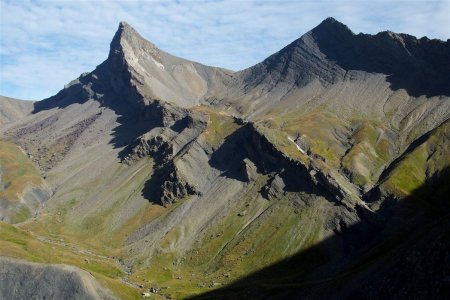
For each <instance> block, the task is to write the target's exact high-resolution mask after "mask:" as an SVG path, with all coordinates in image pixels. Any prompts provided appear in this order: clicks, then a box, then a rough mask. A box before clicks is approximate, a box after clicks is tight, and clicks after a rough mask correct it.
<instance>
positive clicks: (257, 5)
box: [0, 0, 450, 99]
mask: <svg viewBox="0 0 450 300" xmlns="http://www.w3.org/2000/svg"><path fill="white" fill-rule="evenodd" d="M449 10H450V4H449V1H448V0H434V1H428V0H412V1H402V0H401V1H385V0H382V1H362V0H353V1H349V0H342V1H331V0H329V1H320V0H316V1H311V0H308V1H300V0H299V1H292V0H291V1H282V0H281V1H275V0H274V1H244V0H242V1H238V0H236V1H133V0H128V1H86V0H79V1H75V0H72V1H39V2H36V1H7V0H0V25H1V29H0V34H1V35H0V58H1V60H0V94H3V95H8V96H11V97H18V98H34V99H42V98H44V97H48V96H51V95H53V94H55V93H56V92H57V91H58V90H59V89H61V88H62V87H63V85H64V84H66V83H67V82H69V81H71V80H72V79H74V78H76V77H77V76H78V75H79V74H80V73H82V72H84V71H90V70H92V69H93V68H94V67H95V66H96V65H98V64H100V63H101V62H102V61H103V60H104V59H106V57H107V55H108V49H109V42H110V40H111V39H112V36H113V35H114V32H115V30H116V29H117V26H118V23H119V21H121V20H125V21H127V22H128V23H130V24H131V25H132V26H133V27H135V28H136V30H137V31H138V32H140V33H141V34H142V35H143V36H144V37H145V38H147V39H149V40H150V41H152V42H153V43H155V44H156V45H157V46H158V47H160V48H161V49H163V50H165V51H167V52H170V53H172V54H174V55H178V56H181V57H184V58H188V59H192V60H196V61H199V62H201V63H204V64H209V65H214V66H220V67H225V68H230V69H235V70H236V69H242V68H245V67H248V66H250V65H252V64H255V63H257V62H259V61H261V60H262V59H264V58H265V57H267V56H268V55H270V54H272V53H273V52H276V51H278V50H279V49H280V48H282V47H283V46H285V45H287V44H288V43H290V42H292V41H293V40H295V39H296V38H298V37H300V36H301V35H302V34H303V33H305V32H307V31H308V30H310V29H312V28H313V27H315V26H316V25H318V24H319V23H320V22H321V21H322V20H323V19H324V18H326V17H328V16H333V17H335V18H336V19H338V20H339V21H341V22H343V23H345V24H347V25H348V26H349V27H350V28H351V29H352V30H353V31H354V32H356V33H359V32H367V33H376V32H378V31H382V30H388V29H389V30H392V31H395V32H406V33H410V34H413V35H416V36H419V37H421V36H424V35H427V36H429V37H431V38H440V39H447V38H449V35H450V34H449V30H450V29H449V28H450V21H449V18H450V11H449Z"/></svg>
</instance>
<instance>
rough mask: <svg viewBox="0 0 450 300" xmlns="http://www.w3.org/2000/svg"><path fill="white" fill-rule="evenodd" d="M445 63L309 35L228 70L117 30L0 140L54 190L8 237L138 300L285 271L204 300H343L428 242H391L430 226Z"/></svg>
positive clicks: (418, 46)
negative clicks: (44, 244) (78, 253)
mask: <svg viewBox="0 0 450 300" xmlns="http://www.w3.org/2000/svg"><path fill="white" fill-rule="evenodd" d="M448 48H449V42H442V41H437V40H432V41H430V40H428V39H420V40H417V39H415V38H414V37H411V36H408V35H404V34H394V33H390V32H387V33H380V34H377V35H374V36H371V35H364V34H359V35H355V34H353V33H352V32H351V31H350V30H349V29H348V28H347V27H346V26H345V25H343V24H341V23H339V22H337V21H336V20H334V19H327V20H325V21H324V22H322V23H321V24H320V25H319V26H318V27H316V28H314V29H313V30H312V31H310V32H308V33H306V34H305V35H304V36H302V37H301V38H300V39H299V40H297V41H294V42H293V43H292V44H290V45H289V46H287V47H286V48H284V49H282V50H281V51H279V52H278V53H276V54H274V55H272V56H270V57H269V58H267V59H266V60H264V61H263V62H261V63H260V64H257V65H255V66H253V67H250V68H249V69H246V70H243V71H240V72H231V71H227V70H223V69H219V68H214V67H208V66H204V65H201V64H198V63H195V62H190V61H187V60H183V59H181V58H177V57H174V56H172V55H170V54H167V53H165V52H164V51H162V50H159V49H158V48H157V47H156V46H155V45H153V44H152V43H150V42H148V41H146V40H144V39H143V38H142V37H141V36H140V35H139V34H137V33H136V31H135V30H134V29H132V28H131V27H130V26H129V25H128V24H126V23H121V24H120V25H119V29H118V31H117V33H116V35H115V36H114V38H113V40H112V42H111V49H110V53H109V56H108V58H107V60H105V61H104V62H103V63H101V64H100V65H99V66H98V67H97V68H96V69H95V70H94V71H92V72H90V73H85V74H82V75H81V76H80V77H79V78H78V79H76V80H74V81H72V82H71V83H70V84H68V85H67V86H66V87H65V88H64V89H63V90H61V91H60V92H59V93H58V94H57V95H55V96H53V97H50V98H48V99H44V100H42V101H38V102H36V103H35V104H34V110H33V112H32V113H31V114H29V115H27V116H26V117H25V119H24V120H21V121H20V122H17V123H14V124H12V125H11V126H9V127H8V128H6V129H5V130H3V131H2V133H3V139H7V140H8V141H9V142H13V143H16V144H17V145H20V146H21V147H22V148H23V149H24V150H25V151H26V153H28V155H29V156H30V157H32V159H33V161H34V162H35V164H36V166H37V167H38V168H39V170H40V172H41V173H42V175H43V176H45V178H46V181H47V182H48V184H50V185H51V186H52V190H53V191H54V193H53V195H52V197H51V199H49V200H48V201H46V202H45V205H44V206H43V208H42V209H41V210H40V212H39V215H38V216H37V218H35V219H32V220H29V221H27V222H25V223H23V224H22V225H20V227H22V228H24V229H26V230H30V231H31V232H33V233H34V234H38V235H39V236H47V237H51V238H56V239H58V238H63V239H64V240H65V241H67V242H69V243H71V244H73V245H76V247H81V248H88V249H90V251H93V252H95V253H99V254H102V255H108V256H114V258H115V259H116V261H115V262H114V263H115V264H117V266H119V267H121V268H123V274H122V275H121V276H123V280H125V281H126V282H131V283H134V284H135V285H134V286H135V287H138V288H139V289H140V290H141V291H147V290H149V289H150V288H151V291H152V293H158V294H163V295H166V296H170V297H175V298H184V297H187V296H192V295H195V294H199V293H202V292H207V291H210V290H211V289H217V288H220V287H222V286H226V285H228V284H231V283H233V282H235V281H236V280H238V279H239V278H242V277H243V276H246V275H248V274H250V273H252V272H255V271H257V270H260V269H263V271H262V272H263V274H266V273H264V272H266V271H264V267H267V266H269V265H273V264H275V265H274V268H276V269H278V265H276V263H277V262H280V261H282V260H283V259H288V265H287V267H286V265H285V264H283V263H282V264H281V267H280V268H281V269H280V270H281V273H280V274H281V275H280V276H276V278H269V279H267V278H266V279H264V283H263V284H264V285H265V286H264V287H263V288H262V289H259V288H256V290H253V287H256V286H259V285H260V284H259V279H258V278H259V277H249V278H250V279H251V280H249V281H245V279H244V281H243V282H242V281H237V282H236V284H233V285H231V286H230V289H227V288H224V289H220V290H219V293H218V294H212V295H213V297H215V296H217V295H220V296H222V297H232V295H233V293H237V294H238V295H239V296H242V295H244V294H242V293H247V292H248V291H250V293H251V294H252V293H253V294H252V295H254V296H255V297H263V296H265V295H266V296H273V297H278V296H280V297H282V296H283V295H285V291H284V290H282V289H281V290H280V289H279V288H278V287H283V284H285V283H286V284H287V285H288V286H287V287H289V289H290V288H291V287H292V283H293V282H294V283H295V286H298V285H299V286H302V285H303V284H307V283H308V284H310V283H311V282H323V281H324V280H325V279H326V281H327V282H330V285H326V286H325V288H326V289H324V291H322V292H323V295H327V296H330V295H332V294H327V293H328V292H330V293H331V292H332V288H333V286H334V284H336V285H338V286H339V285H340V284H341V281H340V280H345V281H347V280H350V279H351V282H354V284H353V283H352V284H349V285H347V286H345V291H343V292H342V297H349V296H350V295H353V294H354V293H358V291H359V290H358V289H357V288H356V287H357V286H358V284H357V283H358V282H359V280H361V281H360V282H361V283H365V282H366V281H364V280H365V279H364V278H366V277H365V276H366V275H365V274H366V273H365V272H369V271H370V270H371V269H370V268H372V266H373V268H375V269H376V270H378V272H379V274H387V272H390V271H389V270H390V269H389V266H393V265H395V264H392V265H388V267H386V268H385V269H383V268H381V267H380V268H378V267H377V266H381V265H382V264H383V263H384V262H385V261H384V259H386V257H391V256H390V255H391V253H394V254H393V255H394V256H395V255H399V253H402V252H401V251H400V250H399V252H397V250H395V249H401V248H402V247H404V245H410V244H409V243H410V242H409V241H405V240H403V239H396V238H395V237H397V236H400V235H404V236H405V237H406V238H411V239H413V238H415V237H417V238H418V239H420V240H421V241H427V239H428V238H429V239H431V240H433V239H434V237H436V239H437V240H439V237H438V235H439V234H440V233H439V232H440V231H436V232H434V231H433V232H432V233H430V236H427V239H425V238H424V237H423V235H422V234H421V233H420V234H419V233H417V235H412V234H411V235H408V234H407V233H409V232H410V231H411V228H412V227H411V226H412V225H411V224H421V226H423V227H424V228H428V226H430V228H431V227H433V226H435V225H433V224H435V223H433V222H435V219H436V218H441V217H444V216H446V214H447V212H448V210H447V209H448V203H446V202H445V201H444V200H440V199H444V198H445V195H448V191H447V190H445V189H441V188H442V187H443V186H445V182H446V180H447V179H448V175H446V174H447V172H448V171H447V169H446V168H447V167H448V165H449V164H450V162H449V157H450V155H449V152H448V151H449V150H448V149H449V147H448V140H449V127H448V124H449V123H448V122H449V121H448V120H449V117H450V99H449V96H450V95H449V92H448V89H447V87H448V86H449V82H448V78H449V77H450V76H448V75H449V72H450V71H448V70H450V68H446V67H445V66H446V65H448V63H449V58H448V51H447V50H448ZM424 74H425V75H426V78H427V80H423V77H421V76H423V75H424ZM419 82H420V84H418V83H419ZM447 181H448V180H447ZM425 186H427V187H430V186H431V189H432V190H438V191H440V192H439V193H438V194H431V196H430V194H429V193H426V192H423V191H424V190H423V189H421V190H420V191H421V192H420V193H418V192H417V191H418V188H421V187H425ZM411 199H415V200H414V202H411ZM410 202H411V203H413V205H411V206H410V205H409V203H410ZM404 207H407V209H405V208H404ZM433 228H434V227H433ZM421 232H422V231H421ZM437 240H436V241H437ZM420 245H421V244H420ZM386 248H389V249H394V250H393V252H389V253H387V254H386V255H387V256H386V257H385V256H384V255H383V253H384V252H383V251H384V249H386ZM69 249H70V248H68V249H66V251H67V250H69ZM312 249H316V250H317V251H312ZM374 249H375V250H374ZM418 249H419V248H418ZM439 249H441V248H439ZM442 249H443V248H442ZM377 251H379V252H377ZM89 253H90V252H89ZM439 253H440V252H439ZM0 254H3V255H7V254H8V253H6V254H5V251H4V250H3V249H2V247H0ZM439 255H440V254H439ZM17 256H19V257H21V255H17ZM290 257H292V260H289V258H290ZM367 257H369V258H370V259H369V260H370V264H366V263H363V262H365V261H366V260H367V259H368V258H367ZM25 258H26V257H25ZM358 266H364V268H363V271H361V272H362V273H358V272H353V271H351V272H350V271H348V270H354V268H359V267H358ZM84 267H85V266H83V268H84ZM399 268H400V269H401V268H403V269H402V270H405V272H406V271H407V270H408V268H406V267H404V266H403V265H400V266H399ZM430 268H432V267H430ZM268 270H269V271H268V273H269V274H270V273H272V272H273V269H268ZM358 270H359V269H358ZM367 270H369V271H367ZM428 270H429V269H426V270H425V271H426V272H428ZM256 274H258V273H256ZM283 274H284V275H283ZM282 275H283V276H282ZM257 276H259V275H257ZM264 276H265V275H264ZM264 276H263V277H264ZM382 277H383V276H381V275H380V277H379V278H382ZM254 278H256V279H254ZM110 279H111V280H113V281H112V283H111V284H110V286H113V285H114V283H115V282H116V281H114V280H116V279H117V277H114V276H112V277H110ZM272 280H273V281H272ZM380 280H381V279H380ZM261 282H263V281H261ZM271 284H275V285H276V288H275V289H273V290H272V289H270V286H271ZM396 284H397V286H396V289H397V288H398V289H401V288H402V283H401V282H400V281H398V283H396ZM266 287H269V288H266ZM358 288H359V287H358ZM432 288H433V286H432V285H431V281H430V282H428V281H427V282H425V283H424V285H423V286H422V287H421V288H420V289H421V290H429V289H432ZM113 290H114V289H113ZM117 290H119V291H120V290H121V288H120V287H119V288H116V289H115V290H114V291H115V292H116V293H117ZM295 291H296V289H293V291H290V292H288V294H286V295H288V296H289V297H291V296H292V295H293V294H292V293H295ZM302 291H303V292H304V294H303V295H304V296H308V297H315V296H316V295H322V294H320V293H318V294H316V293H317V290H316V289H309V288H308V289H307V290H302ZM440 291H441V290H437V292H436V293H437V294H429V293H426V294H425V295H439V293H440ZM408 293H409V294H408V295H410V294H411V295H419V289H418V290H416V291H415V290H414V289H413V288H412V287H410V290H409V292H408ZM393 294H395V293H393ZM420 295H421V294H420ZM120 296H121V297H123V294H120ZM205 297H209V294H206V295H205ZM317 297H318V296H317ZM336 297H339V295H336Z"/></svg>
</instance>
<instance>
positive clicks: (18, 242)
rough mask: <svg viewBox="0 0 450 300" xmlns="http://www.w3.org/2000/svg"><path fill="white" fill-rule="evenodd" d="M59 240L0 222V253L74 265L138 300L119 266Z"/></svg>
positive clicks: (44, 261) (117, 294) (112, 289)
mask: <svg viewBox="0 0 450 300" xmlns="http://www.w3.org/2000/svg"><path fill="white" fill-rule="evenodd" d="M80 250H81V249H79V248H77V247H76V246H73V245H71V244H66V243H65V242H61V241H60V240H52V239H48V238H46V241H41V240H39V239H38V238H36V237H35V236H34V235H32V234H30V233H29V232H27V231H25V230H22V229H18V228H16V227H14V226H12V225H8V224H5V223H3V222H0V255H1V256H8V257H15V258H21V259H25V260H28V261H33V262H40V263H55V264H68V265H74V266H77V267H79V268H81V269H84V270H86V271H88V272H90V273H91V274H92V275H93V276H94V277H95V278H96V279H97V280H98V281H99V282H100V283H102V284H103V285H104V286H105V287H108V288H109V289H111V291H113V293H114V294H115V295H116V296H118V297H120V298H123V299H138V298H139V293H138V291H137V290H135V289H132V288H130V287H129V286H127V285H125V284H124V283H122V281H121V277H122V276H123V273H122V271H121V269H120V268H119V266H117V264H116V263H115V262H114V261H113V260H111V259H108V258H107V257H100V256H97V255H94V254H90V253H88V252H83V253H81V252H80Z"/></svg>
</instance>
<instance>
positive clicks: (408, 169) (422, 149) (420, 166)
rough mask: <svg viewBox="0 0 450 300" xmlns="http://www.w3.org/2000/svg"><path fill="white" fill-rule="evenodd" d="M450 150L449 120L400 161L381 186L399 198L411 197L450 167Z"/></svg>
mask: <svg viewBox="0 0 450 300" xmlns="http://www.w3.org/2000/svg"><path fill="white" fill-rule="evenodd" d="M449 149H450V121H447V122H445V123H444V124H442V125H441V126H439V127H438V128H436V129H435V130H433V132H432V133H431V135H430V137H429V138H428V139H427V140H426V141H425V142H424V143H422V144H420V145H419V146H418V147H416V148H415V149H414V150H413V151H411V152H409V153H406V154H405V155H404V156H403V157H402V158H401V160H400V161H399V162H398V163H397V164H396V165H395V167H394V168H393V169H392V171H391V172H390V173H389V174H388V175H387V177H386V178H385V180H384V182H383V183H382V184H381V186H382V188H383V189H385V190H387V191H389V192H390V193H392V194H396V195H398V196H400V197H404V196H409V195H411V194H412V192H413V191H414V190H416V189H417V188H419V187H420V186H422V185H423V184H424V183H425V182H426V180H427V178H430V177H432V176H433V175H434V174H436V173H438V172H440V171H441V170H443V169H445V168H446V167H448V166H450V155H449Z"/></svg>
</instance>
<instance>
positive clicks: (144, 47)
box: [109, 21, 159, 59]
mask: <svg viewBox="0 0 450 300" xmlns="http://www.w3.org/2000/svg"><path fill="white" fill-rule="evenodd" d="M157 50H159V49H158V48H157V47H156V46H155V45H154V44H153V43H151V42H150V41H148V40H146V39H144V38H143V37H142V36H141V35H140V34H139V33H138V32H137V31H136V30H135V29H134V28H133V27H131V26H130V25H129V24H128V23H127V22H125V21H121V22H120V23H119V27H118V29H117V31H116V33H115V34H114V37H113V39H112V41H111V44H110V52H109V58H111V59H112V58H114V56H115V55H118V54H124V53H127V54H136V52H138V51H144V52H156V51H157Z"/></svg>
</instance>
